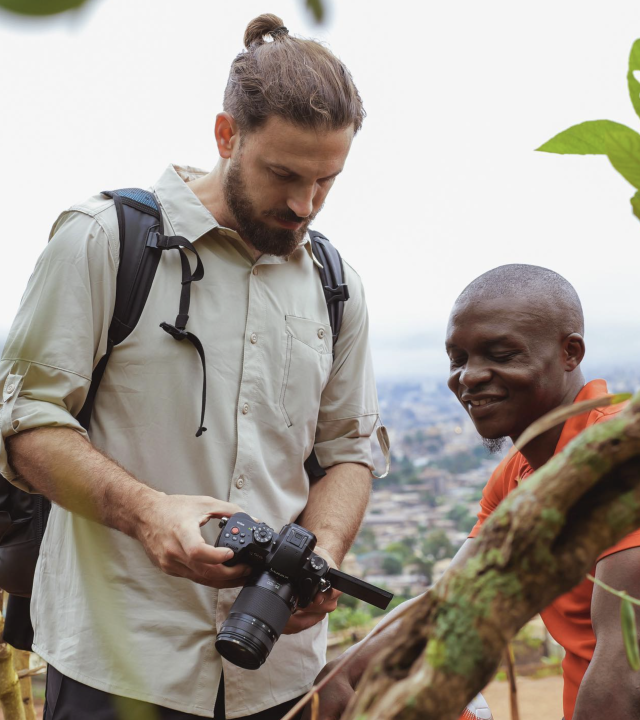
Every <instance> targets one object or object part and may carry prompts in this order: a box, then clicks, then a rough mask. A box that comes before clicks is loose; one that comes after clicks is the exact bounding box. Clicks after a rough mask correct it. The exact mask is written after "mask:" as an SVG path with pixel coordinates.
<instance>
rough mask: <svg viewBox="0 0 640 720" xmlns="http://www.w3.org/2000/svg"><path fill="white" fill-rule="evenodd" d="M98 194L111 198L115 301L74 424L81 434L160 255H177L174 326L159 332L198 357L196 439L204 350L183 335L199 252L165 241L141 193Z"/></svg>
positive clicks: (156, 210)
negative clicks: (116, 258)
mask: <svg viewBox="0 0 640 720" xmlns="http://www.w3.org/2000/svg"><path fill="white" fill-rule="evenodd" d="M102 194H103V195H106V196H107V197H110V198H113V202H114V204H115V208H116V214H117V217H118V227H119V237H120V263H119V265H118V275H117V280H116V301H115V306H114V310H113V317H112V319H111V324H110V325H109V332H108V336H107V351H106V353H105V354H104V356H103V357H102V358H101V360H100V362H99V363H98V365H96V368H95V370H94V371H93V375H92V378H91V386H90V387H89V393H88V394H87V399H86V400H85V403H84V406H83V407H82V410H81V411H80V413H79V414H78V416H77V419H78V421H79V422H80V423H81V425H82V426H83V427H84V428H85V429H86V428H87V427H88V426H89V421H90V420H91V413H92V411H93V405H94V402H95V397H96V393H97V392H98V387H99V385H100V381H101V380H102V376H103V375H104V371H105V368H106V366H107V363H108V362H109V356H110V355H111V352H112V350H113V348H114V347H115V346H116V345H119V344H120V343H121V342H122V341H123V340H125V339H126V338H127V337H128V336H129V335H130V334H131V332H132V331H133V329H134V328H135V326H136V325H137V323H138V320H139V319H140V316H141V315H142V311H143V310H144V306H145V304H146V302H147V299H148V297H149V292H150V291H151V286H152V284H153V279H154V277H155V274H156V270H157V269H158V263H159V262H160V256H161V255H162V251H163V250H177V251H178V252H179V253H180V264H181V267H182V290H181V292H180V308H179V310H178V315H177V317H176V320H175V324H173V325H171V324H170V323H167V322H163V323H161V324H160V327H161V328H162V329H163V330H164V331H165V332H167V333H168V334H169V335H171V336H172V337H173V338H174V339H176V340H180V341H182V340H188V341H189V342H190V343H191V344H192V345H193V346H194V347H195V349H196V350H197V352H198V355H199V356H200V360H201V362H202V373H203V380H202V406H201V412H200V425H199V427H198V430H197V432H196V437H200V436H201V435H202V433H203V432H204V431H205V430H206V429H207V428H206V427H204V414H205V407H206V398H207V375H206V365H205V356H204V347H203V346H202V343H201V342H200V340H199V339H198V338H197V337H196V336H195V335H194V334H193V333H191V332H188V331H187V330H186V325H187V321H188V320H189V304H190V298H191V284H192V283H193V282H194V281H198V280H201V279H202V277H203V276H204V266H203V265H202V261H201V260H200V256H199V255H198V251H197V250H196V249H195V247H194V246H193V244H192V243H190V242H189V241H188V240H187V239H186V238H184V237H181V236H178V235H172V236H166V235H164V233H163V224H162V213H161V212H160V207H159V205H158V201H157V200H156V197H155V195H154V194H153V193H152V192H149V191H148V190H141V189H140V188H123V189H121V190H104V191H103V193H102ZM185 250H189V251H190V252H192V253H193V254H194V255H195V257H196V269H195V271H193V272H192V271H191V266H190V264H189V260H188V259H187V256H186V254H185V252H184V251H185Z"/></svg>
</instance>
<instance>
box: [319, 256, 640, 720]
mask: <svg viewBox="0 0 640 720" xmlns="http://www.w3.org/2000/svg"><path fill="white" fill-rule="evenodd" d="M445 346H446V351H447V354H448V356H449V362H450V373H449V380H448V385H449V389H450V390H451V391H452V392H453V393H454V394H455V396H456V398H457V399H458V400H459V401H460V403H461V404H462V406H463V407H464V409H465V410H466V412H467V413H468V414H469V417H470V418H471V420H472V422H473V424H474V425H475V427H476V429H477V431H478V432H479V433H480V435H481V436H482V438H483V442H484V443H485V445H486V446H487V447H488V448H489V449H492V450H497V449H499V448H500V447H501V446H502V445H503V444H504V442H505V440H506V438H510V439H511V440H512V441H514V442H515V441H516V440H517V439H518V438H519V437H520V435H521V434H522V433H523V432H524V431H525V430H526V428H527V427H529V425H531V424H532V423H533V422H534V421H536V420H537V419H538V418H540V417H542V416H543V415H545V414H546V413H548V412H550V411H551V410H553V409H554V408H557V407H561V406H564V405H570V404H572V403H574V402H580V401H582V400H588V399H593V398H598V397H603V396H605V395H606V394H607V385H606V383H605V381H604V380H592V381H591V382H587V383H585V378H584V375H583V373H582V369H581V366H580V364H581V362H582V359H583V357H584V354H585V343H584V318H583V313H582V306H581V303H580V299H579V298H578V295H577V293H576V291H575V290H574V288H573V287H572V286H571V284H570V283H569V282H567V280H565V279H564V278H563V277H562V276H560V275H558V274H557V273H555V272H553V271H552V270H548V269H546V268H541V267H537V266H533V265H504V266H502V267H498V268H495V269H494V270H490V271H489V272H487V273H485V274H484V275H481V276H480V277H478V278H477V279H476V280H474V281H473V282H472V283H471V284H470V285H469V286H468V287H467V288H465V290H463V292H462V293H461V294H460V296H459V297H458V299H457V300H456V302H455V304H454V306H453V309H452V311H451V315H450V317H449V323H448V327H447V335H446V345H445ZM620 410H621V406H620V405H614V406H611V407H605V408H600V409H597V410H593V411H591V412H588V413H584V414H582V415H578V416H576V417H574V418H571V419H569V420H567V421H566V422H565V423H564V425H559V426H557V427H554V428H552V429H550V430H548V431H547V432H545V433H544V434H542V435H540V436H539V437H537V438H535V439H534V440H532V441H531V442H530V443H529V444H528V445H526V446H525V447H524V448H523V450H522V452H515V451H512V452H510V453H509V454H508V455H507V457H506V458H505V459H504V460H503V461H502V462H501V463H500V464H499V465H498V467H497V468H496V470H495V472H494V473H493V475H492V476H491V478H490V479H489V482H488V483H487V485H486V487H485V488H484V491H483V495H482V500H481V501H480V512H479V514H478V522H477V524H476V525H475V527H474V528H473V530H472V531H471V533H470V537H469V539H468V540H467V541H466V542H465V543H464V544H463V546H462V547H461V548H460V550H459V551H458V553H457V554H456V556H455V558H454V560H453V562H452V564H451V567H453V566H456V565H460V564H462V563H464V562H466V560H467V558H468V557H469V553H470V550H471V548H472V547H473V542H474V541H473V538H474V537H475V536H476V535H477V533H478V532H479V530H480V527H481V526H482V523H483V522H484V521H485V520H486V519H487V517H489V515H490V514H491V513H492V512H493V511H494V510H495V508H496V507H497V506H498V504H499V503H500V501H501V500H502V499H503V498H504V497H505V496H506V495H507V494H508V493H509V492H511V491H512V490H513V489H515V488H516V487H517V486H518V483H520V482H526V479H527V478H528V477H529V476H530V475H531V474H532V473H533V472H534V471H535V470H537V469H538V468H540V467H541V466H542V465H544V464H545V463H546V462H547V461H548V460H549V459H550V458H551V457H552V456H553V455H555V454H556V453H559V452H560V451H561V450H562V449H563V448H564V447H565V446H566V445H567V444H568V443H569V442H570V441H571V440H572V439H573V438H575V437H576V436H577V435H578V434H579V433H580V432H581V431H582V430H584V429H585V428H586V427H589V426H590V425H593V424H595V423H600V422H606V421H607V420H608V419H610V418H611V417H612V416H614V415H615V414H616V413H618V412H620ZM639 565H640V531H636V532H634V533H631V534H630V535H628V536H627V537H626V538H624V539H623V540H622V541H621V542H619V543H618V544H617V545H615V547H612V548H610V549H609V550H607V551H606V552H605V553H603V554H602V555H601V557H600V558H598V561H597V564H596V566H595V568H594V569H593V573H592V574H593V575H595V576H596V577H597V578H599V579H600V580H602V581H603V582H605V583H607V584H608V585H610V586H612V587H614V588H618V589H624V590H627V591H628V592H629V593H630V594H631V595H633V596H635V597H640V573H638V566H639ZM409 602H415V599H414V600H410V601H409ZM400 607H404V606H400ZM541 616H542V619H543V621H544V623H545V625H546V626H547V628H548V630H549V632H550V633H551V635H552V636H553V637H554V638H555V639H556V641H557V642H558V643H559V644H560V645H562V647H563V648H564V649H565V652H566V655H565V658H564V661H563V663H562V667H563V671H564V697H563V708H564V718H565V720H596V719H598V720H599V719H600V718H615V719H616V720H618V719H620V720H622V719H623V718H624V719H625V720H626V719H627V718H628V719H630V718H638V717H640V714H639V708H640V690H639V689H638V680H637V673H634V671H633V670H631V668H630V667H629V665H628V663H627V660H626V656H625V651H624V644H623V639H622V633H621V631H620V611H619V599H618V598H616V597H614V596H612V595H611V594H609V593H607V592H606V591H604V590H602V589H601V588H599V587H594V585H593V584H592V583H591V582H590V581H589V580H587V579H586V578H585V580H584V581H583V582H582V583H580V585H578V586H576V587H575V588H573V590H571V591H570V592H568V593H566V594H565V595H562V596H561V597H559V598H557V599H556V600H554V602H553V603H551V605H549V607H547V608H546V609H545V610H543V612H542V613H541ZM394 632H395V623H392V624H391V625H390V626H389V628H387V629H386V630H384V631H383V632H382V633H381V634H380V636H379V637H378V638H376V639H375V640H373V641H372V643H371V645H370V646H368V647H367V648H364V649H363V651H362V652H357V646H355V647H354V648H352V649H351V650H350V651H348V652H350V653H351V654H352V658H353V659H352V660H351V661H350V662H349V663H348V664H347V666H346V669H345V670H344V671H343V672H342V674H341V675H339V676H338V677H337V678H336V679H335V680H333V681H332V682H331V683H329V684H328V685H327V686H326V687H325V689H324V690H323V693H322V696H321V699H322V703H321V710H320V714H321V717H322V718H323V720H330V718H338V717H340V714H341V713H342V710H343V709H344V707H345V706H346V703H347V702H348V700H349V698H350V697H351V695H352V694H353V692H354V688H355V687H356V686H357V683H358V681H359V679H360V677H361V675H362V673H363V672H364V669H365V668H366V666H367V664H368V662H369V661H370V660H371V658H372V657H373V656H374V655H375V652H376V651H377V650H378V649H380V648H381V647H383V646H384V644H385V642H387V639H388V638H389V637H391V636H392V635H393V633H394ZM334 662H337V661H334ZM325 672H326V671H325ZM480 704H481V705H482V703H480ZM475 717H482V718H484V717H490V713H489V711H488V709H487V708H486V707H484V708H482V709H474V708H473V707H471V708H469V709H468V710H467V711H466V714H465V715H463V718H475ZM558 717H560V708H558Z"/></svg>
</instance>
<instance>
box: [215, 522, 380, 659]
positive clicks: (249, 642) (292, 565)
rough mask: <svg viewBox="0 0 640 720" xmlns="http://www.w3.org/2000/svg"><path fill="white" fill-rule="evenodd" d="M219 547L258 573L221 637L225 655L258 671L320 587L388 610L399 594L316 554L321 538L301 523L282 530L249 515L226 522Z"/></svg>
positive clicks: (236, 562) (220, 648)
mask: <svg viewBox="0 0 640 720" xmlns="http://www.w3.org/2000/svg"><path fill="white" fill-rule="evenodd" d="M220 527H221V528H222V531H221V532H220V535H219V537H218V539H217V540H216V547H226V548H231V550H233V552H234V553H235V554H234V556H233V557H232V558H231V559H230V560H227V561H226V562H225V563H224V564H225V565H227V566H230V567H233V566H234V565H239V564H240V563H245V564H247V565H250V566H251V567H252V568H253V570H254V571H253V573H252V574H251V575H250V576H249V579H248V580H247V582H246V583H245V585H244V587H243V588H242V590H241V591H240V594H239V595H238V597H237V598H236V601H235V602H234V603H233V605H232V606H231V610H230V611H229V617H228V618H227V619H226V620H225V621H224V622H223V623H222V627H221V628H220V632H219V633H218V637H217V639H216V650H217V651H218V652H219V653H220V655H222V657H223V658H225V659H226V660H228V661H229V662H232V663H233V664H234V665H238V666H239V667H241V668H245V669H246V670H257V669H258V668H259V667H260V666H261V665H262V664H263V663H264V661H265V660H266V659H267V657H268V656H269V653H270V652H271V650H272V649H273V646H274V644H275V643H276V641H277V640H278V638H279V637H280V634H281V633H282V630H283V629H284V626H285V625H286V624H287V620H289V618H290V617H291V614H292V613H293V612H295V610H296V609H297V608H299V607H300V608H304V607H307V606H308V605H309V603H310V602H311V601H312V600H313V598H314V597H315V595H316V593H317V592H318V591H321V592H326V591H327V590H329V589H330V588H332V587H333V588H335V589H336V590H340V591H341V592H343V593H346V594H347V595H352V596H353V597H356V598H358V599H359V600H363V601H364V602H366V603H369V604H370V605H375V606H376V607H378V608H381V609H382V610H386V608H387V606H388V605H389V602H390V601H391V599H392V598H393V595H392V594H391V593H389V592H387V591H386V590H382V589H381V588H377V587H375V586H374V585H370V584H369V583H367V582H364V581H363V580H359V579H358V578H356V577H353V576H352V575H347V574H346V573H343V572H341V571H340V570H335V569H333V568H331V567H329V565H328V563H327V561H326V560H325V559H324V558H322V557H320V555H316V553H314V552H313V549H314V548H315V546H316V536H315V535H314V534H313V533H312V532H309V530H306V529H305V528H303V527H301V526H300V525H296V524H295V523H289V524H288V525H285V526H284V527H283V528H282V530H280V532H279V533H277V532H275V530H273V528H270V527H269V526H268V525H267V524H266V523H261V522H256V521H255V520H253V519H252V518H251V517H250V516H249V515H247V514H246V513H242V512H239V513H236V514H235V515H232V516H231V517H230V518H222V520H221V521H220Z"/></svg>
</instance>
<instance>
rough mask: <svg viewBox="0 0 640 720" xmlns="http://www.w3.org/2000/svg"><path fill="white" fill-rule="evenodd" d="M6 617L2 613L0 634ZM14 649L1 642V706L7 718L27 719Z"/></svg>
mask: <svg viewBox="0 0 640 720" xmlns="http://www.w3.org/2000/svg"><path fill="white" fill-rule="evenodd" d="M3 629H4V618H3V617H2V615H1V614H0V636H1V635H2V630H3ZM13 654H14V650H13V648H12V647H11V645H9V644H8V643H4V642H3V643H0V706H1V707H2V710H3V712H4V717H5V720H25V715H24V705H23V703H22V693H21V692H20V682H19V680H18V676H17V675H16V671H15V668H14V666H13Z"/></svg>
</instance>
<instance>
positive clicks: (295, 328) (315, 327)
mask: <svg viewBox="0 0 640 720" xmlns="http://www.w3.org/2000/svg"><path fill="white" fill-rule="evenodd" d="M285 321H286V328H287V332H288V333H289V335H291V336H292V337H294V338H295V339H296V340H299V341H300V342H302V343H304V344H305V345H308V346H309V347H310V348H313V349H314V350H315V351H316V352H319V353H330V352H331V351H332V344H333V342H332V338H331V325H328V324H327V323H321V322H318V321H317V320H309V319H308V318H303V317H298V316H297V315H286V316H285Z"/></svg>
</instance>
